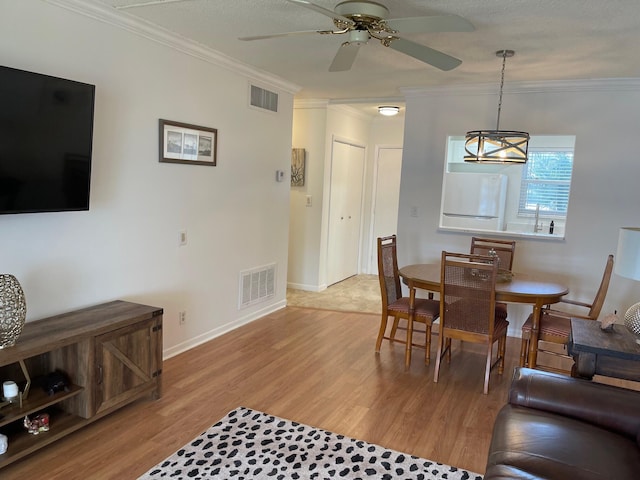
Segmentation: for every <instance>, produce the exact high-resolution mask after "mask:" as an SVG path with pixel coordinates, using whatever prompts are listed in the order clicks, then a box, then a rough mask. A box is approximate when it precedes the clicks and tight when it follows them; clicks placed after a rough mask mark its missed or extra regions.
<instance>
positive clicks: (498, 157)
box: [464, 50, 529, 164]
mask: <svg viewBox="0 0 640 480" xmlns="http://www.w3.org/2000/svg"><path fill="white" fill-rule="evenodd" d="M514 55H515V52H514V51H513V50H498V51H497V52H496V56H497V57H502V76H501V79H500V97H499V100H498V120H497V122H496V129H495V130H472V131H469V132H467V135H466V138H465V142H464V149H465V155H464V161H465V162H469V163H488V164H491V163H526V162H527V157H528V148H529V134H528V133H527V132H519V131H515V130H500V112H501V110H502V88H503V86H504V70H505V65H506V61H507V58H509V57H513V56H514Z"/></svg>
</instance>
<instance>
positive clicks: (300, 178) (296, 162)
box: [291, 148, 305, 187]
mask: <svg viewBox="0 0 640 480" xmlns="http://www.w3.org/2000/svg"><path fill="white" fill-rule="evenodd" d="M304 160H305V151H304V148H292V149H291V186H292V187H303V186H304Z"/></svg>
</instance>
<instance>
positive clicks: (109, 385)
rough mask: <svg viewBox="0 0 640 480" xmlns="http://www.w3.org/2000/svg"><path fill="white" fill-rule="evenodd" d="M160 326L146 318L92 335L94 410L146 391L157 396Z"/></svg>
mask: <svg viewBox="0 0 640 480" xmlns="http://www.w3.org/2000/svg"><path fill="white" fill-rule="evenodd" d="M161 326H162V324H161V322H159V321H157V319H150V320H147V321H144V322H140V323H136V324H134V325H130V326H128V327H125V328H120V329H118V330H114V331H113V332H109V333H105V334H104V335H100V336H98V337H96V339H95V346H96V349H95V352H96V367H97V368H96V379H97V381H96V383H95V385H96V392H95V398H96V409H95V412H96V414H102V413H103V412H106V411H110V410H112V409H113V408H114V407H117V406H119V405H121V404H122V403H128V402H129V401H130V400H132V399H135V398H138V397H140V396H141V395H145V394H147V393H148V394H151V395H152V396H154V397H155V398H157V397H159V396H160V379H161V374H162V367H161V363H162V358H158V357H157V355H158V350H157V349H156V348H155V346H156V345H161V344H162V337H161V335H162V328H161Z"/></svg>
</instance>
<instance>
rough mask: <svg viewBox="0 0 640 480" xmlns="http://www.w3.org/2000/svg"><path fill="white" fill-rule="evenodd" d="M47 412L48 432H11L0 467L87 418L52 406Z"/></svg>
mask: <svg viewBox="0 0 640 480" xmlns="http://www.w3.org/2000/svg"><path fill="white" fill-rule="evenodd" d="M47 413H49V425H50V429H49V431H48V432H41V433H39V434H38V435H32V434H30V433H28V432H27V431H26V430H24V429H23V430H17V429H16V431H15V432H14V433H12V434H11V436H10V441H9V448H8V449H7V451H6V453H4V454H2V455H0V468H2V467H4V466H5V465H8V464H9V463H11V462H14V461H16V460H18V459H19V458H22V457H24V456H25V455H29V454H30V453H32V452H35V451H36V450H38V449H40V448H42V447H44V446H45V445H48V444H50V443H52V442H55V441H56V440H58V439H59V438H62V437H64V436H65V435H68V434H69V433H71V432H73V431H75V430H77V429H79V428H80V427H82V426H83V425H85V424H86V423H87V420H86V419H84V418H82V417H78V416H77V415H72V414H70V413H65V412H62V411H60V410H57V409H53V408H52V409H50V410H48V411H47Z"/></svg>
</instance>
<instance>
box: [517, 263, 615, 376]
mask: <svg viewBox="0 0 640 480" xmlns="http://www.w3.org/2000/svg"><path fill="white" fill-rule="evenodd" d="M611 272H613V255H609V257H608V258H607V263H606V265H605V268H604V273H603V275H602V281H601V282H600V287H598V291H597V293H596V296H595V298H594V299H593V302H592V303H586V302H579V301H576V300H570V299H568V298H563V299H562V300H561V301H560V303H565V304H568V305H575V306H578V307H582V308H586V309H588V313H586V314H579V313H575V312H565V311H561V310H556V309H555V308H551V307H550V306H547V308H545V309H543V310H542V316H541V317H540V325H539V327H538V351H539V352H544V353H545V354H548V355H552V356H557V357H562V358H567V359H569V358H570V357H569V356H568V354H567V352H566V349H567V345H568V343H569V337H570V335H571V318H572V317H573V318H583V319H586V320H597V319H598V316H599V315H600V311H601V310H602V306H603V305H604V300H605V298H606V296H607V291H608V290H609V281H610V280H611ZM532 324H533V314H531V315H529V318H527V321H526V322H524V325H523V326H522V345H521V347H520V366H521V367H524V366H526V365H528V364H529V358H528V357H529V348H530V340H531V327H532ZM540 342H549V343H553V344H558V345H562V346H563V353H559V352H556V351H553V350H549V349H542V348H541V346H540ZM536 368H540V369H541V370H551V371H556V372H562V373H567V372H566V371H565V370H562V369H559V368H555V367H545V366H542V365H536Z"/></svg>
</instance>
